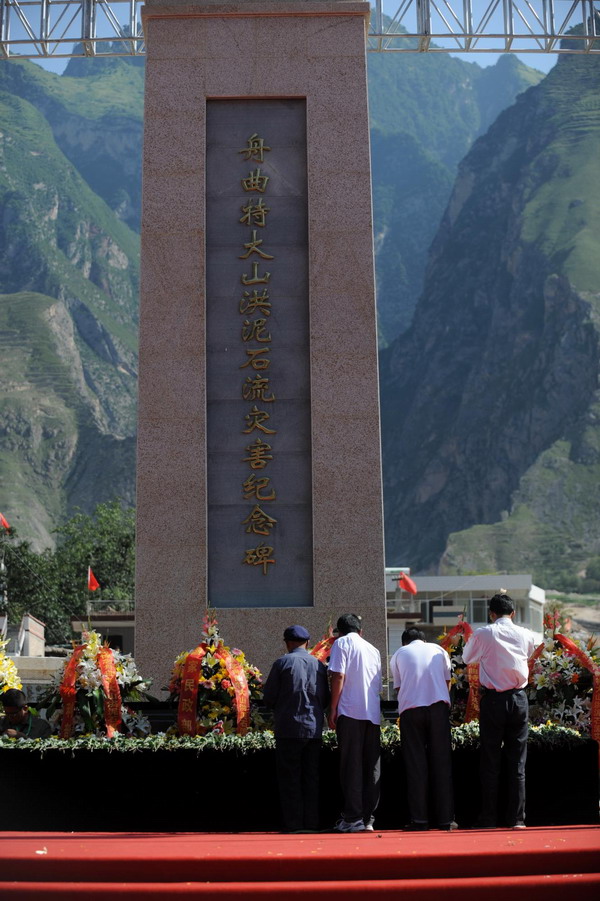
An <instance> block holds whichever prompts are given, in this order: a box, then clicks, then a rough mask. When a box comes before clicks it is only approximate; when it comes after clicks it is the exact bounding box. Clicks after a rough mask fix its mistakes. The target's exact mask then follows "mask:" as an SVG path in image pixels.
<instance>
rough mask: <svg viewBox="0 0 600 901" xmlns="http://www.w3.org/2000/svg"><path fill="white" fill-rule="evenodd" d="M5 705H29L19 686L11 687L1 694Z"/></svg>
mask: <svg viewBox="0 0 600 901" xmlns="http://www.w3.org/2000/svg"><path fill="white" fill-rule="evenodd" d="M0 700H1V701H2V704H3V705H4V707H27V698H26V696H25V694H24V693H23V692H22V691H21V690H20V689H19V688H9V689H8V691H5V692H4V694H2V695H0Z"/></svg>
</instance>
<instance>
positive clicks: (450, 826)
mask: <svg viewBox="0 0 600 901" xmlns="http://www.w3.org/2000/svg"><path fill="white" fill-rule="evenodd" d="M438 829H439V830H440V831H441V832H454V830H455V829H458V823H455V822H454V820H452V822H451V823H443V824H442V825H440V826H438Z"/></svg>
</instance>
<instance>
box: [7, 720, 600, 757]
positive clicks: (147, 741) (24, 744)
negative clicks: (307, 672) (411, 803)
mask: <svg viewBox="0 0 600 901" xmlns="http://www.w3.org/2000/svg"><path fill="white" fill-rule="evenodd" d="M589 740H590V739H588V738H586V737H585V736H582V735H580V734H579V732H576V731H575V730H574V729H568V728H566V727H564V726H557V725H554V724H545V725H541V726H530V727H529V746H530V747H535V748H543V749H546V750H552V749H563V750H569V749H574V748H576V747H579V746H581V745H582V743H585V742H586V741H589ZM323 746H324V748H325V749H326V750H333V749H335V748H337V736H336V733H335V732H332V731H331V730H328V731H326V732H324V733H323ZM381 746H382V749H383V751H384V753H390V754H394V753H396V752H397V751H399V750H400V729H399V728H398V726H394V725H389V726H383V728H382V730H381ZM0 747H1V748H3V749H4V748H12V749H14V750H23V751H29V752H34V753H39V754H46V753H47V752H48V751H60V752H62V753H69V754H74V753H76V752H77V751H107V752H109V753H123V752H125V753H139V752H140V751H182V750H183V751H195V752H196V753H197V754H202V753H204V752H206V751H222V752H235V753H236V754H252V753H254V752H256V751H267V750H272V749H274V748H275V738H274V735H273V733H272V732H268V731H264V732H252V731H250V732H248V733H247V734H246V735H235V734H229V735H225V734H220V733H216V732H209V733H208V734H207V735H196V736H182V737H177V736H169V735H167V734H165V733H162V732H161V733H159V734H158V735H148V736H146V737H145V738H129V737H127V736H124V735H119V736H116V737H115V738H111V739H109V738H105V737H97V736H94V735H85V736H81V737H78V738H73V739H68V740H65V739H60V738H45V739H34V740H32V741H17V740H15V739H12V738H11V739H7V738H3V739H0ZM452 747H453V749H455V750H458V749H471V750H475V749H477V748H478V747H479V724H478V723H476V722H475V723H465V724H464V725H462V726H454V727H453V729H452Z"/></svg>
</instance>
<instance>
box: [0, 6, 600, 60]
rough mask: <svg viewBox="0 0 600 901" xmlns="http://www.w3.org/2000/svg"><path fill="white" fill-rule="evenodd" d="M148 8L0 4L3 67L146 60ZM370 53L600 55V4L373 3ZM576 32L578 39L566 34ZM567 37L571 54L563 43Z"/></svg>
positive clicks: (0, 40) (0, 44) (369, 35)
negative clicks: (85, 59) (84, 59)
mask: <svg viewBox="0 0 600 901" xmlns="http://www.w3.org/2000/svg"><path fill="white" fill-rule="evenodd" d="M142 5H143V0H0V53H1V54H2V56H3V57H4V58H5V59H9V58H10V59H24V58H28V59H36V58H46V57H72V56H76V57H79V56H143V55H144V52H145V47H144V37H143V32H142V27H141V18H140V10H141V7H142ZM372 6H373V15H372V17H371V25H370V29H369V34H368V38H367V49H368V50H370V51H373V52H379V53H381V52H395V53H415V52H416V53H509V52H520V53H600V0H395V2H394V0H390V2H389V3H388V2H386V3H385V11H384V0H375V2H374V4H372ZM572 29H575V31H576V33H575V34H568V32H570V31H571V30H572ZM567 35H568V37H569V42H568V46H566V47H560V42H561V40H563V38H565V37H567Z"/></svg>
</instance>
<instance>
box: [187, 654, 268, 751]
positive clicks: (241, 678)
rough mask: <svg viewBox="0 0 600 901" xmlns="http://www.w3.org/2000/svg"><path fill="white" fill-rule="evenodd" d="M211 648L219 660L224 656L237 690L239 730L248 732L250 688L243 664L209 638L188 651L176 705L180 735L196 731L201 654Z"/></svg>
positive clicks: (228, 674) (228, 671)
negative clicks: (214, 645)
mask: <svg viewBox="0 0 600 901" xmlns="http://www.w3.org/2000/svg"><path fill="white" fill-rule="evenodd" d="M208 651H210V652H211V653H212V654H213V656H214V657H216V658H217V660H222V661H223V663H224V664H225V669H226V670H227V676H228V677H229V679H230V681H231V684H232V685H233V690H234V692H235V709H236V717H237V730H236V731H237V733H238V735H245V734H246V732H247V731H248V727H249V726H250V691H249V689H248V680H247V679H246V673H245V672H244V667H243V666H242V664H241V663H240V662H239V661H238V660H235V659H234V657H233V656H232V655H231V653H230V652H229V651H228V650H227V649H226V648H225V647H224V646H223V645H219V646H218V647H217V648H212V647H211V648H209V647H208V645H207V644H206V642H202V644H199V645H198V647H197V648H196V649H195V650H193V651H192V652H191V653H190V654H188V655H187V657H186V659H185V663H184V664H183V671H182V674H181V691H180V693H179V704H178V707H177V727H178V729H179V734H180V735H197V733H198V726H197V716H196V709H197V704H198V679H199V678H200V672H201V668H202V658H203V657H204V656H205V654H206V653H207V652H208Z"/></svg>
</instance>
